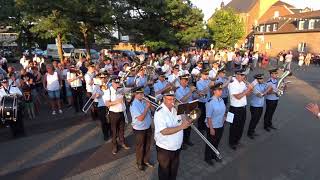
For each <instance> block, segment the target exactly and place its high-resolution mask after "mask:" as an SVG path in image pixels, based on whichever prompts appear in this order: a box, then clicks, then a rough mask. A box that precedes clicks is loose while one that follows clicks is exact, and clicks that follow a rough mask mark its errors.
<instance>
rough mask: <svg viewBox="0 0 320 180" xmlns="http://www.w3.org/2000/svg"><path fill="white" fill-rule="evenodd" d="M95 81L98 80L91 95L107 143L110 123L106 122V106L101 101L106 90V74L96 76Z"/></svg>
mask: <svg viewBox="0 0 320 180" xmlns="http://www.w3.org/2000/svg"><path fill="white" fill-rule="evenodd" d="M96 79H97V80H98V81H97V82H95V84H94V85H93V91H92V92H93V93H94V96H93V97H94V98H95V101H97V108H98V116H99V120H100V123H101V130H102V133H103V139H104V140H105V141H107V140H108V139H109V137H110V123H108V122H107V119H106V104H105V101H104V99H103V95H104V92H105V91H106V90H107V88H108V87H107V85H106V84H105V83H106V79H107V74H106V73H101V74H97V76H96Z"/></svg>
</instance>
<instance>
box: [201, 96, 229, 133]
mask: <svg viewBox="0 0 320 180" xmlns="http://www.w3.org/2000/svg"><path fill="white" fill-rule="evenodd" d="M225 112H226V105H225V104H224V101H223V99H222V98H217V97H215V96H212V98H211V99H210V101H209V102H207V103H206V120H205V122H206V124H207V127H209V126H208V118H211V121H212V127H213V128H221V127H223V123H224V114H225Z"/></svg>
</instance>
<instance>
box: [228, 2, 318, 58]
mask: <svg viewBox="0 0 320 180" xmlns="http://www.w3.org/2000/svg"><path fill="white" fill-rule="evenodd" d="M224 7H227V8H232V9H234V10H235V12H236V13H237V14H238V15H239V16H240V17H241V18H242V20H243V22H244V24H245V37H243V40H242V41H241V43H242V47H246V48H249V49H254V50H259V51H266V52H269V53H271V54H272V55H274V54H276V52H277V51H280V50H279V48H280V47H282V49H283V48H284V47H286V45H285V44H281V45H279V48H278V45H277V42H274V41H275V40H277V39H278V38H280V39H281V38H283V39H287V38H288V37H289V38H293V39H290V40H289V41H292V42H291V43H290V44H291V47H288V48H286V49H288V50H289V49H291V50H294V51H296V52H297V51H298V49H299V48H298V45H296V44H297V43H298V44H299V43H301V44H302V43H304V45H307V44H308V50H314V51H316V49H317V47H315V46H314V45H313V43H318V44H320V43H319V42H314V41H315V40H314V39H312V40H310V43H307V42H309V39H306V38H310V37H309V36H310V35H311V34H310V33H311V32H309V31H308V30H307V29H308V27H307V23H308V22H306V24H305V26H306V27H305V28H304V29H303V31H301V30H299V31H295V29H296V28H297V26H298V24H297V22H296V23H292V21H293V20H294V18H296V19H308V18H309V19H310V18H311V19H312V18H316V17H317V12H316V11H313V12H312V9H310V8H304V9H300V8H296V7H294V6H292V5H290V4H288V3H285V2H282V1H279V0H232V1H231V2H230V3H228V4H227V5H226V6H224ZM224 7H222V8H224ZM313 15H315V16H314V17H313ZM279 18H282V20H281V19H279ZM284 18H288V19H289V18H291V20H292V21H288V22H287V21H285V20H283V19H284ZM288 19H287V20H288ZM296 21H297V20H296ZM290 24H291V25H290ZM294 24H296V25H295V26H294ZM317 24H318V22H315V29H313V30H312V31H313V32H317ZM260 28H262V29H260ZM263 28H264V29H263ZM274 29H275V31H273V30H274ZM296 32H299V33H300V34H299V35H298V34H296V35H294V34H292V33H296ZM301 32H305V33H304V34H301ZM280 33H281V34H282V35H279V34H280ZM273 39H274V40H273ZM301 39H302V40H304V41H303V42H299V41H301ZM287 41H288V40H286V41H282V42H287ZM292 43H294V44H292ZM293 45H294V46H293ZM304 45H303V46H302V47H304ZM296 46H297V47H296ZM294 47H296V48H294ZM299 47H300V46H299ZM280 49H281V48H280ZM300 49H301V48H300ZM304 50H307V48H304ZM318 51H319V50H318ZM277 53H278V52H277Z"/></svg>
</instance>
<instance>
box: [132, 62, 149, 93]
mask: <svg viewBox="0 0 320 180" xmlns="http://www.w3.org/2000/svg"><path fill="white" fill-rule="evenodd" d="M135 84H136V87H141V86H142V87H144V94H145V95H149V94H150V87H149V86H148V78H147V76H146V75H145V68H144V67H143V68H141V69H140V71H139V72H138V74H137V78H136V81H135Z"/></svg>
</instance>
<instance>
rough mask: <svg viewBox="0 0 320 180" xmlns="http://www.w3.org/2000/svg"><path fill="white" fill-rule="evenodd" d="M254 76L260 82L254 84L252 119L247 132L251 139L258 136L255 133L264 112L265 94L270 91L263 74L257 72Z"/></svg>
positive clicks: (251, 102)
mask: <svg viewBox="0 0 320 180" xmlns="http://www.w3.org/2000/svg"><path fill="white" fill-rule="evenodd" d="M254 78H255V79H256V81H257V82H258V84H257V85H255V86H254V89H253V93H252V96H251V101H250V104H251V105H250V112H251V120H250V124H249V128H248V133H247V135H248V137H249V138H250V139H254V137H255V136H258V135H257V134H256V133H255V128H256V126H257V124H258V122H259V120H260V118H261V115H262V112H263V105H264V96H265V94H267V91H269V90H268V86H267V85H266V84H265V83H264V82H263V74H256V75H255V76H254Z"/></svg>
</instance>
